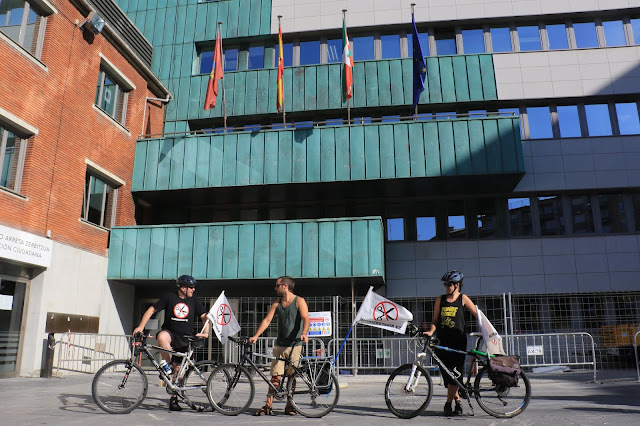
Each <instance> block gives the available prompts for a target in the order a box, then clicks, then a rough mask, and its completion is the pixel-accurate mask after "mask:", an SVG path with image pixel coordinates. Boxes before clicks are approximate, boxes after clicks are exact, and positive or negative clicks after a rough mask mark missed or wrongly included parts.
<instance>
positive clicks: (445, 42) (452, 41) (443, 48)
mask: <svg viewBox="0 0 640 426" xmlns="http://www.w3.org/2000/svg"><path fill="white" fill-rule="evenodd" d="M435 38H436V53H437V54H438V55H455V54H456V53H457V52H456V35H455V34H454V33H452V32H445V31H442V32H436V34H435ZM421 46H422V45H421Z"/></svg>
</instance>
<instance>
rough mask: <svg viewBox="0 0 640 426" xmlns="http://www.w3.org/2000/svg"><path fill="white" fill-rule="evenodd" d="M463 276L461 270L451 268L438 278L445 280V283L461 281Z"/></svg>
mask: <svg viewBox="0 0 640 426" xmlns="http://www.w3.org/2000/svg"><path fill="white" fill-rule="evenodd" d="M463 278H464V275H463V274H462V272H458V271H456V270H453V271H449V272H447V273H446V274H444V275H443V276H442V278H440V279H441V280H442V281H444V282H446V283H454V284H457V283H459V282H462V279H463Z"/></svg>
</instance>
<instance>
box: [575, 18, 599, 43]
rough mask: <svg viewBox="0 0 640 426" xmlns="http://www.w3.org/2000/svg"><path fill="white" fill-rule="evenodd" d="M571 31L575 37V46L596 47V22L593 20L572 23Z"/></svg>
mask: <svg viewBox="0 0 640 426" xmlns="http://www.w3.org/2000/svg"><path fill="white" fill-rule="evenodd" d="M573 32H574V34H575V37H576V46H577V47H579V48H583V47H598V36H597V35H596V24H595V23H593V22H579V23H574V24H573Z"/></svg>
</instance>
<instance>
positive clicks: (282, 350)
mask: <svg viewBox="0 0 640 426" xmlns="http://www.w3.org/2000/svg"><path fill="white" fill-rule="evenodd" d="M301 353H302V345H298V346H294V347H291V346H287V347H283V346H274V347H273V356H274V357H276V358H289V356H291V358H290V359H291V361H292V364H294V365H295V366H296V367H297V366H298V364H299V363H300V354H301ZM283 374H284V361H279V360H278V359H274V360H272V361H271V376H282V375H283ZM287 374H288V375H291V374H293V368H292V367H289V371H288V372H287Z"/></svg>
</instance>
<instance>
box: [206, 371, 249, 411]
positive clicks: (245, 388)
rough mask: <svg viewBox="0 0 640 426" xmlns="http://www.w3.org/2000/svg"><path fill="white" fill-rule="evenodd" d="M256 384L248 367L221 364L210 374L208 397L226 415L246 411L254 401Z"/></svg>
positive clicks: (216, 408)
mask: <svg viewBox="0 0 640 426" xmlns="http://www.w3.org/2000/svg"><path fill="white" fill-rule="evenodd" d="M254 394H255V386H254V384H253V379H252V378H251V376H250V375H249V372H248V371H247V369H246V368H244V367H242V366H240V365H235V364H221V365H219V366H217V367H216V368H215V369H214V370H213V371H212V372H211V374H210V375H209V379H208V380H207V397H208V399H209V402H210V403H211V405H213V408H215V410H216V411H218V412H219V413H222V414H224V415H226V416H237V415H238V414H240V413H244V412H245V411H246V410H247V408H249V406H250V405H251V403H252V402H253V396H254Z"/></svg>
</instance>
